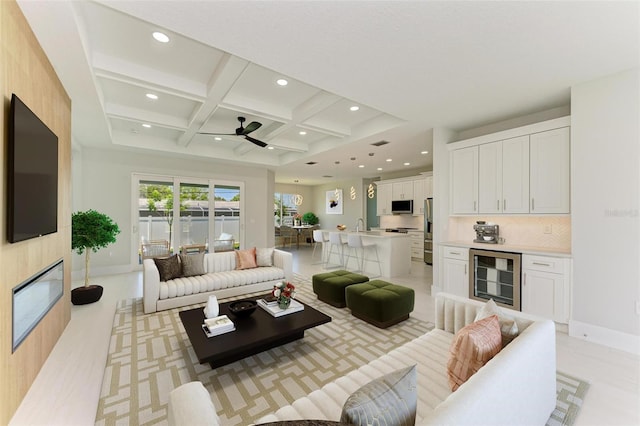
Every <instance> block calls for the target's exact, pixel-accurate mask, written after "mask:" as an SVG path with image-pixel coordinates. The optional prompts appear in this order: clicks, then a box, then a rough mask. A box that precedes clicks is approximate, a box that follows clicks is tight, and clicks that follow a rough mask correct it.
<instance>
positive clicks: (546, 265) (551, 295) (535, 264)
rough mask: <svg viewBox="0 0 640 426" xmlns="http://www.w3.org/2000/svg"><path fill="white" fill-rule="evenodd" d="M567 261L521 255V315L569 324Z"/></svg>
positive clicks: (569, 275) (569, 286)
mask: <svg viewBox="0 0 640 426" xmlns="http://www.w3.org/2000/svg"><path fill="white" fill-rule="evenodd" d="M570 289H571V259H568V258H560V257H548V256H534V255H527V254H525V255H523V256H522V296H521V300H522V312H526V313H528V314H533V315H538V316H541V317H545V318H549V319H552V320H554V321H556V322H559V323H565V324H566V323H568V322H569V315H570V312H569V299H570Z"/></svg>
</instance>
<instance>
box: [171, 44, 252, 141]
mask: <svg viewBox="0 0 640 426" xmlns="http://www.w3.org/2000/svg"><path fill="white" fill-rule="evenodd" d="M247 65H249V62H247V61H245V60H244V59H240V58H237V57H235V56H231V55H229V54H225V55H224V56H223V57H222V60H221V61H220V62H219V63H218V66H217V67H216V69H215V70H214V71H213V73H212V74H211V78H210V79H209V82H208V83H207V87H208V88H209V89H208V93H207V98H206V100H205V101H204V102H203V103H202V105H201V106H200V108H198V109H197V110H196V111H195V112H194V114H193V117H192V118H191V122H190V124H189V128H188V129H187V131H186V132H185V133H184V135H182V137H181V138H180V140H179V141H178V144H179V145H182V146H189V144H190V143H191V141H192V140H193V137H194V136H195V135H196V133H198V131H200V129H201V128H202V126H203V125H204V124H205V123H206V122H207V121H208V120H209V118H211V116H212V115H213V113H214V112H215V111H216V109H217V108H218V106H219V105H220V104H221V103H222V100H223V99H224V97H225V96H226V94H227V93H229V90H231V88H232V87H233V85H234V84H235V82H236V81H237V80H238V78H239V77H240V76H241V75H242V73H243V72H244V70H245V69H246V67H247Z"/></svg>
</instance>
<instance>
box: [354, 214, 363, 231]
mask: <svg viewBox="0 0 640 426" xmlns="http://www.w3.org/2000/svg"><path fill="white" fill-rule="evenodd" d="M360 222H362V230H363V231H364V219H363V218H361V217H359V218H358V221H357V222H356V232H360Z"/></svg>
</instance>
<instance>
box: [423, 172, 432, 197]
mask: <svg viewBox="0 0 640 426" xmlns="http://www.w3.org/2000/svg"><path fill="white" fill-rule="evenodd" d="M424 198H425V199H427V198H433V176H426V177H425V178H424Z"/></svg>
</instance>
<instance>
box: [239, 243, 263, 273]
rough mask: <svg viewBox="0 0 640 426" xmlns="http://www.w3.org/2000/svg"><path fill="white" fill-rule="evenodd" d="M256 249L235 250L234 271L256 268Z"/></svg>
mask: <svg viewBox="0 0 640 426" xmlns="http://www.w3.org/2000/svg"><path fill="white" fill-rule="evenodd" d="M257 267H258V265H257V264H256V248H255V247H254V248H252V249H247V250H236V269H250V268H257Z"/></svg>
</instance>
